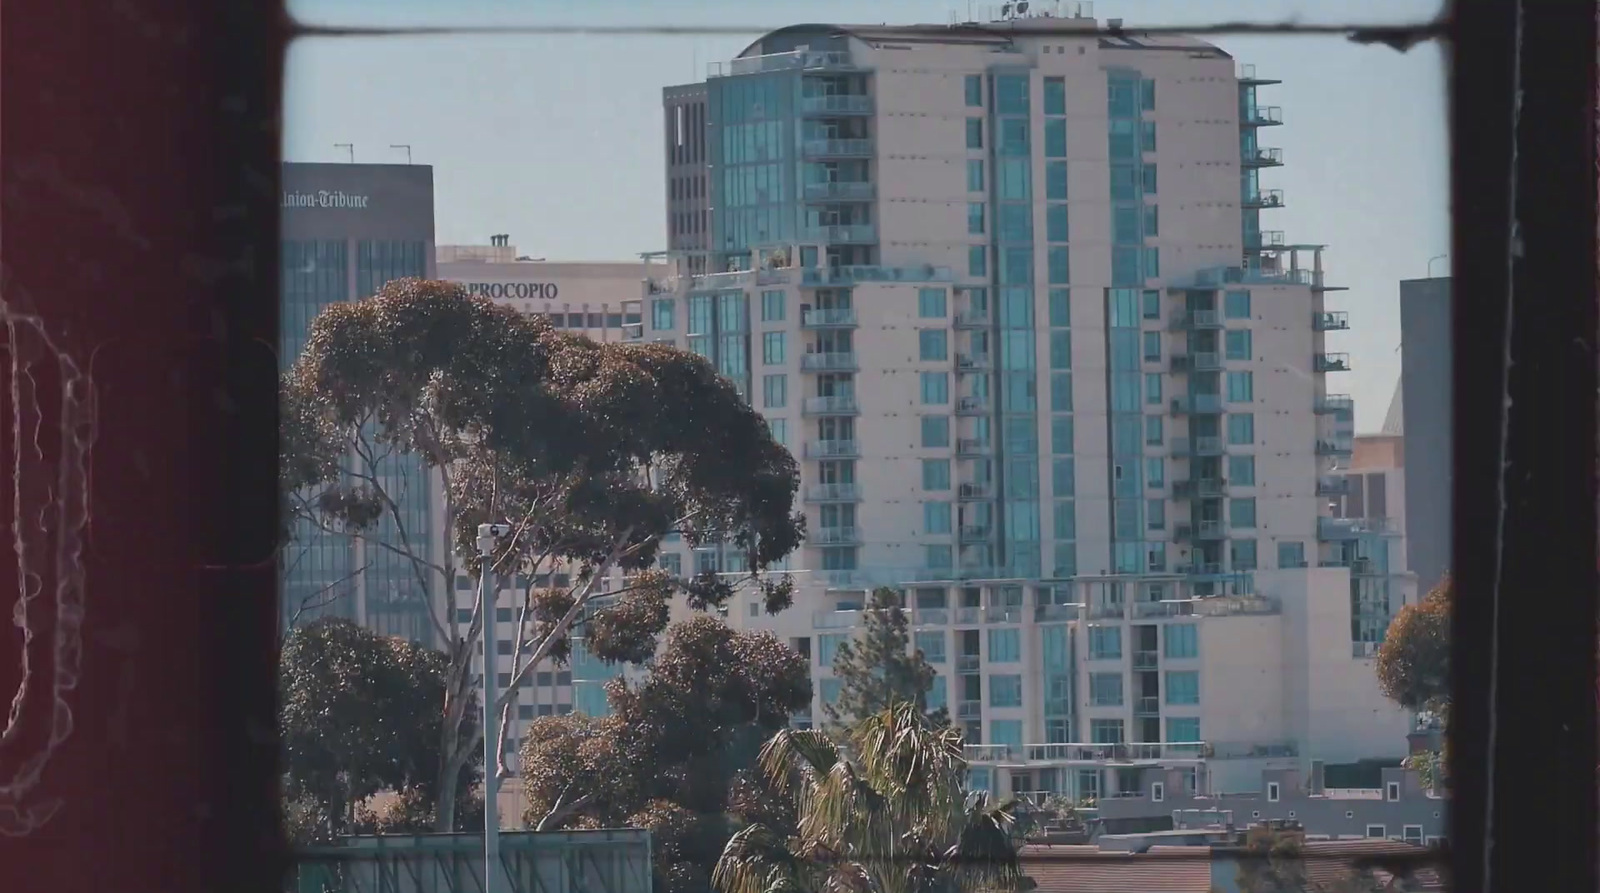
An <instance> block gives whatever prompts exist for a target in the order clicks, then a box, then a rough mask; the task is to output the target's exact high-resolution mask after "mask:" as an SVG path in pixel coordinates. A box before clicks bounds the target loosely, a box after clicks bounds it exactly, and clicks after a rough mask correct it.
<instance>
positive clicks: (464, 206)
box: [284, 2, 1448, 431]
mask: <svg viewBox="0 0 1600 893" xmlns="http://www.w3.org/2000/svg"><path fill="white" fill-rule="evenodd" d="M1433 5H1434V4H1428V3H1420V2H1419V3H1413V4H1402V5H1400V6H1394V5H1392V4H1391V5H1385V6H1381V7H1380V6H1379V5H1377V4H1371V3H1364V4H1354V5H1352V7H1351V8H1350V10H1349V13H1350V15H1349V17H1350V18H1380V17H1381V20H1383V21H1395V20H1396V19H1397V17H1398V18H1404V16H1402V15H1401V13H1402V12H1403V11H1404V10H1405V9H1411V10H1414V11H1415V12H1414V16H1413V17H1423V16H1426V15H1427V14H1429V13H1430V12H1431V7H1432V6H1433ZM962 6H963V7H964V4H962ZM1199 6H1200V7H1202V8H1212V9H1215V10H1216V16H1215V17H1217V18H1222V17H1227V18H1241V17H1243V18H1255V19H1264V18H1274V17H1279V16H1282V15H1283V14H1284V12H1286V11H1293V9H1292V7H1291V6H1290V5H1286V4H1282V3H1276V4H1275V3H1262V2H1257V3H1240V4H1201V5H1199ZM1113 7H1121V8H1113ZM323 8H327V9H335V10H336V11H337V9H343V10H345V11H347V12H348V11H349V10H357V11H359V10H361V9H362V7H361V6H360V4H348V3H347V4H320V5H319V4H301V8H300V9H297V11H298V12H302V14H304V15H307V17H308V18H315V16H312V15H310V12H315V11H317V10H319V9H323ZM407 9H408V7H406V6H405V5H403V4H402V5H400V6H398V7H396V8H395V9H393V10H388V11H386V13H385V15H386V16H387V18H384V19H381V20H380V19H372V18H371V17H370V16H369V17H368V18H367V19H362V18H361V17H360V16H354V15H353V14H352V15H346V16H344V17H343V18H341V17H340V16H338V15H330V16H327V18H328V19H329V20H331V21H336V22H342V21H345V20H347V19H348V20H352V21H356V20H359V21H367V20H369V19H371V20H372V21H387V22H390V23H398V24H404V23H408V22H411V23H423V22H427V23H438V22H440V21H442V19H439V17H437V16H434V17H432V18H428V17H423V16H416V15H414V16H411V18H410V19H407V18H406V17H405V15H404V14H405V12H406V10H407ZM497 9H498V10H499V11H500V13H502V15H501V18H502V19H503V18H504V15H503V14H504V7H503V6H498V7H497V6H496V5H494V4H464V5H462V8H461V9H460V10H459V12H460V13H461V16H462V18H464V19H465V20H466V21H468V22H469V23H470V22H473V21H478V22H485V21H491V20H494V16H495V13H496V10H497ZM733 9H734V7H733V6H732V5H730V4H726V3H724V4H720V5H718V4H705V5H701V6H697V7H696V8H695V9H694V10H684V11H683V12H684V13H685V14H684V15H683V17H682V18H683V21H684V23H685V24H687V25H690V26H693V25H696V24H707V23H711V22H720V23H722V24H724V25H726V24H728V23H730V22H741V23H742V22H744V21H746V20H747V17H745V16H734V15H733V12H732V10H733ZM1185 9H1186V10H1187V9H1188V8H1187V7H1186V8H1185ZM849 10H850V7H849V5H847V4H843V3H835V2H817V3H811V4H796V3H776V4H771V5H768V6H766V7H763V8H762V10H761V13H762V18H764V19H767V20H769V21H771V22H772V24H774V25H778V24H782V23H784V22H786V21H818V20H824V21H825V20H829V18H830V15H829V14H832V13H845V14H843V15H842V16H839V17H837V18H836V20H839V21H845V22H848V21H852V20H885V21H902V22H903V21H913V20H917V19H922V20H932V21H935V22H943V21H945V20H947V11H946V10H945V9H944V8H943V7H940V8H932V7H929V6H927V5H926V4H920V3H908V2H884V3H878V4H873V5H870V6H869V7H867V8H865V9H857V10H855V11H854V12H853V14H851V13H850V12H849ZM1141 10H1147V11H1146V12H1143V13H1142V14H1141V12H1140V11H1141ZM1096 12H1097V13H1098V14H1099V15H1100V16H1101V17H1102V19H1103V18H1104V17H1105V16H1107V15H1118V14H1124V15H1126V16H1128V18H1129V21H1130V23H1131V22H1133V21H1144V22H1148V21H1151V20H1155V19H1157V18H1169V17H1172V16H1174V15H1175V14H1177V13H1178V12H1180V10H1178V9H1177V7H1175V6H1174V5H1173V4H1161V3H1142V4H1141V3H1131V2H1130V3H1118V4H1109V3H1101V4H1099V5H1098V7H1097V8H1096ZM1198 15H1200V12H1194V13H1193V14H1191V15H1189V16H1188V17H1187V18H1186V21H1188V22H1193V21H1195V20H1196V19H1195V16H1198ZM474 16H476V18H474ZM1136 17H1137V18H1136ZM580 19H581V20H582V21H586V22H589V21H592V22H596V23H601V24H616V23H618V22H623V23H626V22H629V21H633V22H645V23H648V22H650V21H658V20H659V15H657V16H655V17H654V18H652V16H651V15H649V14H646V13H642V12H641V11H640V10H639V8H638V7H637V6H635V5H633V4H628V3H610V4H599V5H595V6H593V7H585V8H584V10H583V14H582V15H581V16H576V17H575V16H572V15H568V16H567V17H566V20H569V21H574V20H580ZM457 20H458V21H459V20H461V19H457ZM518 20H520V21H530V20H534V21H537V20H540V19H538V17H532V16H528V15H524V16H521V17H520V19H518ZM754 36H755V34H753V33H752V34H751V35H749V36H748V37H747V36H741V35H712V36H699V37H674V36H670V35H652V36H641V37H616V36H605V37H597V36H577V37H574V36H526V35H524V36H517V35H497V36H483V37H470V38H466V37H463V38H417V37H404V38H401V37H393V38H383V39H350V38H342V39H328V38H315V39H309V40H305V41H302V42H301V43H298V44H296V46H295V47H294V48H292V50H291V53H290V58H289V72H288V86H287V89H286V114H285V118H286V124H285V143H284V145H285V152H286V156H287V157H288V158H291V159H293V160H321V161H341V160H345V159H347V158H349V157H350V156H349V155H348V154H347V153H346V150H343V149H336V148H335V147H334V144H335V143H353V144H354V147H355V150H354V151H355V159H356V160H357V161H359V162H403V161H404V160H405V159H406V157H407V153H406V151H405V150H403V149H395V148H391V145H392V144H408V145H409V150H410V157H411V158H412V160H414V161H415V162H417V163H427V164H432V165H433V166H434V167H435V170H436V177H437V182H438V205H437V227H438V232H439V241H440V242H442V243H483V242H485V241H487V236H488V234H489V233H491V232H508V233H511V235H512V241H513V242H514V243H515V244H517V245H519V246H521V247H522V250H523V252H524V253H526V254H529V255H532V256H535V257H547V258H549V259H551V260H553V261H554V260H566V261H579V260H628V259H631V258H633V257H635V256H636V255H637V254H638V253H639V252H641V251H649V250H655V249H659V248H662V247H665V227H664V222H665V201H664V199H665V192H666V190H665V187H664V183H663V181H662V172H661V168H660V164H659V156H660V151H661V147H660V142H659V136H658V134H659V124H660V109H659V106H658V99H659V95H660V89H661V88H662V87H664V86H668V85H672V84H679V83H688V82H692V81H695V80H700V79H703V77H704V73H705V69H706V66H707V65H708V64H710V63H712V62H716V61H724V62H725V61H726V60H727V59H728V58H731V57H732V56H733V55H735V54H737V53H738V51H739V50H741V49H742V48H743V47H744V45H746V44H747V43H748V42H749V40H750V39H752V38H753V37H754ZM1216 42H1217V43H1218V44H1219V45H1221V46H1222V47H1223V48H1224V49H1225V50H1228V51H1230V52H1232V53H1233V54H1234V55H1235V56H1236V58H1237V59H1238V61H1239V62H1240V63H1242V64H1254V65H1256V66H1257V69H1258V70H1259V71H1261V73H1262V74H1263V75H1264V76H1270V77H1273V78H1277V79H1281V80H1282V81H1283V82H1284V83H1283V84H1282V85H1279V86H1276V87H1274V88H1272V92H1271V94H1270V97H1269V98H1268V99H1267V100H1266V101H1268V102H1271V103H1272V104H1275V105H1282V106H1283V107H1284V108H1285V109H1292V110H1293V112H1292V114H1291V115H1290V117H1289V118H1288V120H1287V123H1288V124H1289V125H1291V126H1287V127H1283V128H1279V131H1280V133H1281V136H1279V134H1274V138H1275V141H1276V144H1277V145H1279V146H1281V147H1282V148H1283V149H1284V152H1285V156H1286V158H1287V160H1288V164H1287V165H1286V166H1285V167H1284V168H1281V169H1277V170H1274V171H1272V172H1271V174H1270V175H1269V176H1268V177H1266V178H1264V185H1265V186H1269V187H1271V188H1281V189H1282V190H1283V191H1284V193H1285V196H1286V202H1285V207H1284V208H1283V209H1281V210H1277V211H1275V212H1274V219H1273V223H1272V226H1273V228H1275V229H1282V230H1284V231H1285V232H1286V234H1287V237H1288V239H1289V240H1290V241H1298V242H1317V243H1323V244H1327V245H1329V246H1330V247H1329V250H1328V253H1327V264H1328V269H1329V272H1330V275H1331V276H1332V277H1333V279H1335V280H1337V281H1338V282H1339V283H1340V284H1342V285H1346V286H1348V287H1349V288H1350V291H1349V292H1346V293H1344V295H1343V297H1342V299H1341V303H1340V304H1339V306H1340V308H1341V309H1346V310H1349V311H1350V313H1351V317H1352V322H1353V325H1354V327H1355V329H1356V330H1358V331H1359V333H1360V334H1359V335H1336V336H1334V337H1333V338H1332V339H1330V343H1332V344H1334V345H1336V349H1338V350H1343V351H1347V352H1349V353H1350V355H1351V360H1352V366H1353V371H1352V372H1351V373H1350V374H1349V376H1348V377H1349V380H1350V386H1349V388H1348V390H1349V391H1350V392H1351V393H1352V395H1353V396H1354V397H1355V398H1356V413H1357V428H1358V430H1361V431H1375V430H1377V429H1378V427H1379V426H1380V425H1381V422H1382V418H1383V413H1384V412H1385V410H1386V409H1387V406H1388V402H1389V397H1390V395H1391V394H1392V393H1393V390H1394V386H1395V382H1396V381H1397V379H1398V376H1399V366H1400V354H1399V353H1398V351H1397V348H1398V346H1399V341H1400V334H1399V330H1400V326H1399V301H1398V288H1399V286H1398V283H1399V280H1401V279H1411V278H1420V277H1423V276H1425V275H1427V274H1428V272H1430V270H1429V267H1430V266H1432V267H1434V268H1438V267H1439V266H1440V264H1439V263H1438V262H1433V263H1432V264H1430V258H1432V257H1434V256H1436V255H1439V254H1441V253H1443V252H1445V251H1446V250H1447V248H1448V214H1447V210H1446V208H1447V199H1446V194H1447V189H1446V177H1447V173H1448V171H1447V164H1446V156H1445V147H1446V137H1445V132H1444V106H1443V101H1442V99H1443V76H1442V63H1441V61H1440V54H1439V52H1438V50H1437V49H1436V48H1434V47H1431V46H1424V47H1419V48H1416V49H1413V50H1412V51H1410V52H1409V53H1406V54H1404V55H1402V54H1399V53H1396V52H1394V51H1393V50H1388V49H1380V48H1372V47H1357V46H1354V45H1350V44H1348V43H1345V42H1343V41H1338V40H1335V39H1331V38H1263V37H1248V38H1246V37H1238V38H1235V37H1223V38H1220V39H1218V40H1217V41H1216ZM1313 47H1314V48H1315V49H1314V50H1313V49H1312V48H1313ZM371 72H380V73H381V74H382V75H383V76H382V77H376V78H374V77H369V76H368V75H369V74H370V73H371ZM546 83H554V84H557V85H564V88H563V89H557V90H554V91H541V90H540V89H539V87H540V86H541V85H543V84H546ZM302 85H303V86H302ZM312 85H314V87H315V89H314V90H312V89H309V88H310V87H311V86H312ZM597 96H603V97H605V100H604V101H603V102H585V101H583V98H584V97H597ZM1374 96H1381V97H1382V102H1375V101H1374V99H1373V97H1374ZM1390 110H1392V111H1390ZM419 111H420V112H422V113H423V115H424V116H425V117H426V119H427V121H431V122H432V123H431V124H428V123H410V121H412V120H414V119H416V118H417V116H418V112H419ZM397 121H398V122H403V123H399V124H397V123H396V122H397ZM551 121H558V122H559V126H552V124H551ZM460 133H472V134H476V135H477V136H476V138H474V139H467V140H462V139H459V138H457V135H458V134H460ZM1351 183H1360V184H1367V185H1366V186H1365V187H1363V188H1352V187H1351V185H1350V184H1351ZM553 208H559V209H560V213H559V215H557V214H555V213H553V212H552V211H551V209H553Z"/></svg>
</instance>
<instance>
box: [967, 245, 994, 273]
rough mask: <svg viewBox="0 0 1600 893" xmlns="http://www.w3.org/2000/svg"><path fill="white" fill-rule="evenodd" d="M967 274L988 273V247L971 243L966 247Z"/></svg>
mask: <svg viewBox="0 0 1600 893" xmlns="http://www.w3.org/2000/svg"><path fill="white" fill-rule="evenodd" d="M967 275H968V276H987V275H989V249H988V248H987V247H986V246H983V245H973V246H972V247H970V248H968V249H967Z"/></svg>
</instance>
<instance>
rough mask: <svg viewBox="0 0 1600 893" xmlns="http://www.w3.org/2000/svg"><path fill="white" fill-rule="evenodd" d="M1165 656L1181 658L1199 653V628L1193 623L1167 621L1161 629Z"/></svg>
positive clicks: (1196, 655)
mask: <svg viewBox="0 0 1600 893" xmlns="http://www.w3.org/2000/svg"><path fill="white" fill-rule="evenodd" d="M1161 638H1162V645H1163V648H1164V649H1165V651H1164V653H1165V655H1166V656H1167V657H1170V658H1176V659H1183V658H1192V657H1198V656H1199V655H1200V633H1199V628H1198V627H1196V626H1195V625H1194V624H1193V623H1169V624H1167V625H1166V626H1165V627H1163V628H1162V630H1161Z"/></svg>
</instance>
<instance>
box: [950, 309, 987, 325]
mask: <svg viewBox="0 0 1600 893" xmlns="http://www.w3.org/2000/svg"><path fill="white" fill-rule="evenodd" d="M989 324H990V319H989V308H987V307H963V308H962V309H960V310H958V311H956V318H955V325H956V328H958V329H980V328H987V327H988V326H989Z"/></svg>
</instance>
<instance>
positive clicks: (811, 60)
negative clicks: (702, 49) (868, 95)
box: [706, 50, 867, 78]
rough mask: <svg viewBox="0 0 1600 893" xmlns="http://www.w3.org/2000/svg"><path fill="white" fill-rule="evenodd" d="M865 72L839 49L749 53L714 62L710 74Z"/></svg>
mask: <svg viewBox="0 0 1600 893" xmlns="http://www.w3.org/2000/svg"><path fill="white" fill-rule="evenodd" d="M796 68H797V69H800V70H802V71H865V70H867V69H865V68H864V67H863V66H861V65H859V64H857V63H856V62H855V61H854V60H852V59H851V58H850V54H849V53H846V52H840V51H838V50H826V51H824V50H793V51H791V52H787V53H768V54H767V55H765V56H745V57H742V58H738V59H733V60H731V61H729V62H728V63H727V64H726V65H724V64H723V63H720V62H718V63H713V64H712V66H711V69H710V71H708V72H707V73H706V76H707V77H713V78H718V77H727V76H729V75H740V74H760V73H762V72H764V71H788V70H790V69H796Z"/></svg>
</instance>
